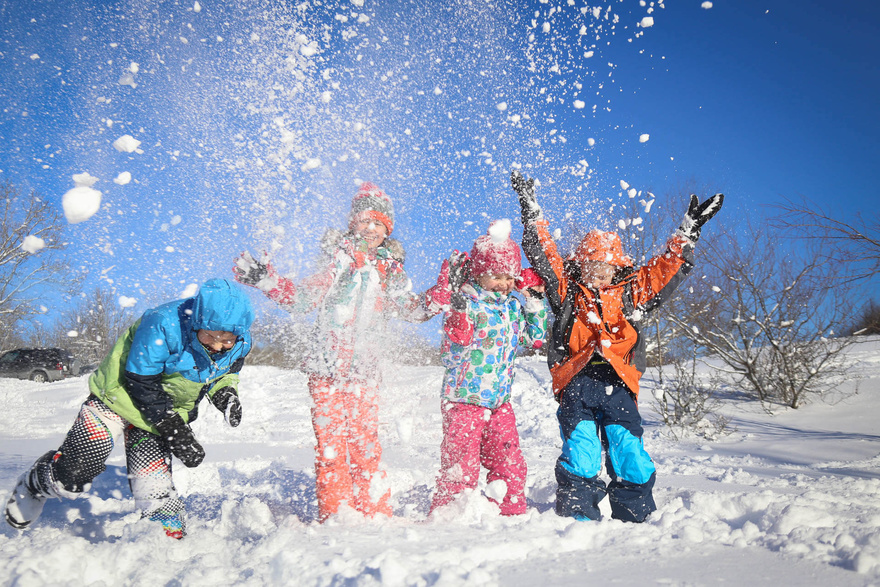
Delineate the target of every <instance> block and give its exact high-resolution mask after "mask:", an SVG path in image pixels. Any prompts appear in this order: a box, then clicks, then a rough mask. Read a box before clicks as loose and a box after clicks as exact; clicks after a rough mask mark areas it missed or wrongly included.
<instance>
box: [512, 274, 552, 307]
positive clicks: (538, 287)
mask: <svg viewBox="0 0 880 587" xmlns="http://www.w3.org/2000/svg"><path fill="white" fill-rule="evenodd" d="M514 287H515V288H516V291H518V292H520V293H521V294H523V295H524V296H526V297H528V298H537V299H539V300H541V299H544V291H545V290H546V287H545V285H544V280H543V279H541V276H540V275H538V273H537V271H535V270H534V269H532V268H531V267H529V268H528V269H523V271H522V273H520V276H519V277H518V278H517V280H516V283H514Z"/></svg>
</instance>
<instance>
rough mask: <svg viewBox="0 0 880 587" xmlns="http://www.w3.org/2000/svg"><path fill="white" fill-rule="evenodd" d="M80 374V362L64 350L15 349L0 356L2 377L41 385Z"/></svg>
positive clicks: (0, 373)
mask: <svg viewBox="0 0 880 587" xmlns="http://www.w3.org/2000/svg"><path fill="white" fill-rule="evenodd" d="M74 368H76V370H77V372H76V373H75V374H76V375H78V374H79V361H78V360H76V359H75V358H74V357H73V355H71V354H70V353H69V352H68V351H65V350H64V349H54V348H53V349H15V350H12V351H7V352H5V353H3V354H2V355H0V377H17V378H18V379H30V380H31V381H37V382H40V383H43V382H46V381H58V380H59V379H64V378H65V377H69V376H72V375H74V373H73V372H72V369H74Z"/></svg>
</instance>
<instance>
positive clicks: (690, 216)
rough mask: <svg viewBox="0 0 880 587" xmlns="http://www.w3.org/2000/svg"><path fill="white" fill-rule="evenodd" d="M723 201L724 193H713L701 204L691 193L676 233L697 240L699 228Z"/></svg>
mask: <svg viewBox="0 0 880 587" xmlns="http://www.w3.org/2000/svg"><path fill="white" fill-rule="evenodd" d="M723 203H724V194H715V195H714V196H712V197H711V198H707V199H706V201H705V202H703V203H702V204H701V203H700V201H699V200H698V199H697V196H695V195H694V194H691V201H690V204H688V210H687V212H686V213H685V215H684V219H683V220H682V221H681V226H679V227H678V234H680V235H682V236H684V237H687V238H689V239H691V240H692V241H694V242H697V240H698V239H699V238H700V229H701V228H702V227H703V225H704V224H706V222H708V221H709V219H710V218H712V217H713V216H715V214H717V213H718V210H720V209H721V204H723Z"/></svg>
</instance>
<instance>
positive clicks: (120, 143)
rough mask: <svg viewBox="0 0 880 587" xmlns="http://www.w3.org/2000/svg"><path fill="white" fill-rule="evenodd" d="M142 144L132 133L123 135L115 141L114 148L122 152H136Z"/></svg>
mask: <svg viewBox="0 0 880 587" xmlns="http://www.w3.org/2000/svg"><path fill="white" fill-rule="evenodd" d="M140 146H141V142H140V141H139V140H137V139H136V138H134V137H133V136H131V135H122V136H121V137H119V138H118V139H116V140H115V141H113V148H114V149H116V150H117V151H119V152H120V153H134V152H135V150H137V148H138V147H140Z"/></svg>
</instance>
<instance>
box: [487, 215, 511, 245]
mask: <svg viewBox="0 0 880 587" xmlns="http://www.w3.org/2000/svg"><path fill="white" fill-rule="evenodd" d="M489 236H491V237H492V240H493V241H495V242H497V243H500V242H504V241H506V240H507V239H508V238H510V220H508V219H507V218H502V219H501V220H496V221H495V222H493V223H492V225H491V226H490V227H489Z"/></svg>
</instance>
